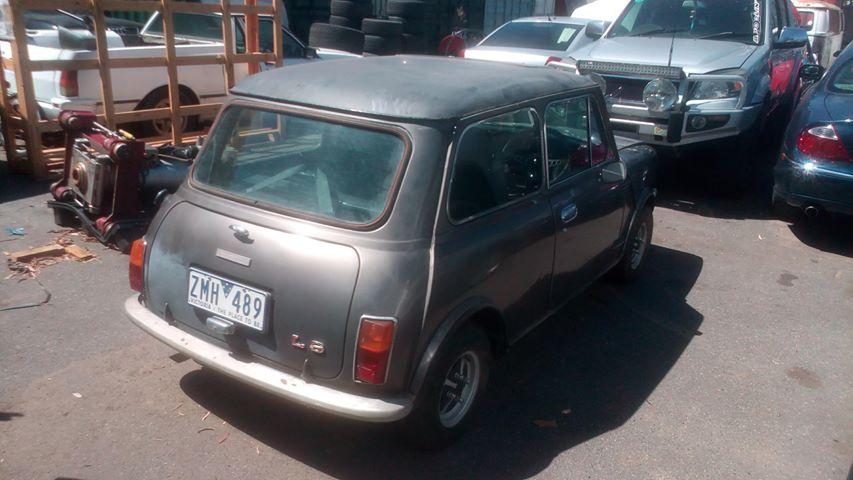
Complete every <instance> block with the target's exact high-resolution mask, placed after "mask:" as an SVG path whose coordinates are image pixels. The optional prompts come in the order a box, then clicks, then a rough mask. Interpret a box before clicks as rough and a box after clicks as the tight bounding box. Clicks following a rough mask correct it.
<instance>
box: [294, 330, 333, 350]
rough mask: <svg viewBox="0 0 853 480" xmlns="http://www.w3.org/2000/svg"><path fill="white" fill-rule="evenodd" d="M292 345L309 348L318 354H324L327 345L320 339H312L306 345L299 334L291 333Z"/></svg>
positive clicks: (303, 348)
mask: <svg viewBox="0 0 853 480" xmlns="http://www.w3.org/2000/svg"><path fill="white" fill-rule="evenodd" d="M290 346H291V347H293V348H298V349H299V350H305V349H306V348H307V349H308V351H309V352H311V353H316V354H317V355H323V354H324V353H326V346H325V345H323V342H321V341H319V340H311V341H310V342H308V345H305V342H303V341H302V340H300V338H299V335H297V334H295V333H294V334H291V335H290Z"/></svg>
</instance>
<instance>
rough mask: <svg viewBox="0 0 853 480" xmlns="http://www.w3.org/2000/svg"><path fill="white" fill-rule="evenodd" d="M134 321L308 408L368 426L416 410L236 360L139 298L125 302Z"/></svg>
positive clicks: (207, 362) (408, 403) (199, 358)
mask: <svg viewBox="0 0 853 480" xmlns="http://www.w3.org/2000/svg"><path fill="white" fill-rule="evenodd" d="M124 309H125V312H126V313H127V316H128V317H129V318H130V320H131V321H132V322H133V323H135V324H136V325H137V326H138V327H139V328H141V329H142V330H145V332H147V333H148V334H150V335H151V336H153V337H154V338H156V339H157V340H160V341H161V342H163V343H165V344H166V345H169V346H170V347H172V348H174V349H175V350H177V351H179V352H181V353H183V354H184V355H187V356H188V357H190V358H192V359H193V360H195V361H196V362H198V363H200V364H202V365H204V366H206V367H209V368H212V369H213V370H216V371H219V372H221V373H224V374H226V375H228V376H231V377H234V378H236V379H238V380H240V381H242V382H245V383H248V384H250V385H253V386H255V387H258V388H260V389H262V390H266V391H267V392H270V393H272V394H274V395H277V396H279V397H282V398H286V399H288V400H293V401H295V402H298V403H301V404H303V405H305V406H308V407H311V408H315V409H317V410H322V411H324V412H328V413H332V414H335V415H340V416H343V417H348V418H353V419H356V420H363V421H368V422H393V421H395V420H400V419H402V418H404V417H405V416H406V415H408V414H409V412H410V411H411V409H412V401H413V400H412V398H410V397H401V398H388V399H379V398H371V397H362V396H358V395H353V394H351V393H346V392H342V391H339V390H335V389H332V388H329V387H325V386H322V385H317V384H313V383H307V382H306V381H305V380H303V379H302V378H300V377H298V376H294V375H290V374H288V373H284V372H282V371H280V370H276V369H274V368H271V367H268V366H266V365H263V364H261V363H257V362H252V361H243V360H238V359H236V358H234V357H233V356H232V355H231V352H229V351H228V350H226V349H224V348H221V347H218V346H216V345H213V344H211V343H208V342H206V341H204V340H202V339H200V338H197V337H195V336H193V335H191V334H189V333H187V332H185V331H183V330H181V329H180V328H178V327H175V326H173V325H170V324H169V323H168V322H167V321H165V320H163V319H162V318H160V317H158V316H157V315H155V314H154V313H152V312H151V311H150V310H148V309H147V308H145V306H143V305H142V304H141V303H140V301H139V299H138V297H137V295H133V296H131V297H130V298H128V299H127V300H126V301H125V302H124Z"/></svg>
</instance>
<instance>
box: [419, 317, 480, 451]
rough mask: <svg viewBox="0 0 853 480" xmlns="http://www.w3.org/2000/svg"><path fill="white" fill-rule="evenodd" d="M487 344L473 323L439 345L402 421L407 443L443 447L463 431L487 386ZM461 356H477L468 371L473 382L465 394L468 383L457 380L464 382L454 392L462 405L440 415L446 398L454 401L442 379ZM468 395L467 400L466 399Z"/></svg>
mask: <svg viewBox="0 0 853 480" xmlns="http://www.w3.org/2000/svg"><path fill="white" fill-rule="evenodd" d="M490 347H491V345H490V343H489V339H488V337H487V336H486V334H485V333H484V332H483V331H482V330H481V329H479V328H477V327H476V326H474V325H466V326H464V327H462V328H461V329H460V330H459V331H458V332H456V333H455V334H454V335H453V336H452V337H451V338H450V339H449V340H448V341H447V342H446V343H445V344H444V345H443V346H442V347H441V349H440V350H439V353H438V357H437V358H436V359H435V361H434V363H433V364H432V365H431V366H430V369H429V372H427V376H426V379H425V380H424V384H423V386H422V387H421V391H420V393H419V394H418V397H417V398H416V399H415V406H414V408H413V409H412V413H411V414H409V416H408V417H407V418H406V420H405V435H406V437H407V439H408V440H409V442H411V443H413V444H415V445H416V446H418V447H421V448H426V449H437V448H442V447H446V446H447V445H449V444H450V443H451V442H453V441H454V440H455V439H457V438H458V437H459V436H460V435H462V434H463V433H464V432H465V430H466V429H467V428H468V427H469V426H470V424H471V420H472V418H473V417H474V414H475V413H476V409H477V406H478V404H479V402H480V400H481V398H482V396H483V393H484V392H485V390H486V386H487V385H488V381H489V371H490V369H491V364H492V354H491V348H490ZM463 358H464V359H466V360H473V359H474V358H476V360H475V361H476V362H477V368H476V369H474V368H471V370H476V372H477V375H476V377H477V378H476V380H474V381H473V382H472V383H473V384H474V385H473V387H471V388H472V390H469V391H468V395H466V394H465V388H466V387H465V385H469V383H466V382H457V384H456V385H459V383H463V386H462V387H461V390H459V391H457V392H455V393H457V394H458V395H459V396H462V397H464V398H463V401H462V404H463V406H462V407H460V405H459V404H457V407H460V408H459V410H457V412H456V415H453V413H454V412H453V409H451V410H450V411H449V412H447V413H445V415H442V413H441V409H442V406H443V405H447V406H449V405H448V403H446V402H448V401H449V402H451V403H452V402H453V400H452V399H451V397H450V396H449V395H450V394H451V393H454V392H451V391H449V390H453V389H454V388H453V386H451V387H450V388H445V387H447V386H448V385H445V379H446V378H448V375H450V374H451V372H450V370H451V368H452V367H455V366H456V365H457V361H460V360H462V359H463ZM471 365H473V363H472V364H471ZM469 395H470V400H469V401H465V399H467V398H469ZM451 421H452V422H451Z"/></svg>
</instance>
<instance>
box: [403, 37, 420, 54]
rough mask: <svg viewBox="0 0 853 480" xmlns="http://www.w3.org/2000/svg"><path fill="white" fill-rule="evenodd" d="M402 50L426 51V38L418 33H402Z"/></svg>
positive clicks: (410, 51) (411, 51) (408, 51)
mask: <svg viewBox="0 0 853 480" xmlns="http://www.w3.org/2000/svg"><path fill="white" fill-rule="evenodd" d="M403 52H405V53H426V39H425V38H424V37H422V36H420V35H412V34H411V33H404V34H403Z"/></svg>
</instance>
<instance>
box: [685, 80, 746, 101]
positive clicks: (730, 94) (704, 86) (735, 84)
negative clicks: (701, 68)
mask: <svg viewBox="0 0 853 480" xmlns="http://www.w3.org/2000/svg"><path fill="white" fill-rule="evenodd" d="M743 87H744V84H743V82H741V81H739V80H700V81H699V83H697V84H696V87H694V88H693V93H692V94H691V95H690V99H691V100H719V99H724V98H739V97H740V94H741V92H742V91H743Z"/></svg>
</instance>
